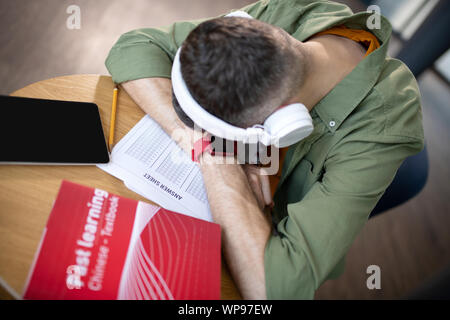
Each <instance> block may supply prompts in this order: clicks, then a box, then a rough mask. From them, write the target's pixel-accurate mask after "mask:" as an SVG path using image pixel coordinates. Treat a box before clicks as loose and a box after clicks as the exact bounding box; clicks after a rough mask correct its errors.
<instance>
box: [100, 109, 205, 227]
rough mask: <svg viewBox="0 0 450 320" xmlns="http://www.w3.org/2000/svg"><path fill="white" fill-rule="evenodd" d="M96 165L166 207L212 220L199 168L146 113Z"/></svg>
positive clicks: (130, 187)
mask: <svg viewBox="0 0 450 320" xmlns="http://www.w3.org/2000/svg"><path fill="white" fill-rule="evenodd" d="M98 167H99V168H101V169H102V170H104V171H106V172H108V173H109V174H111V175H113V176H115V177H116V178H119V179H121V180H123V182H124V183H125V185H126V186H127V187H128V188H129V189H131V190H132V191H134V192H136V193H138V194H140V195H141V196H143V197H145V198H147V199H149V200H151V201H153V202H155V203H157V204H158V205H160V206H161V207H163V208H165V209H168V210H172V211H176V212H179V213H182V214H186V215H189V216H192V217H194V218H198V219H203V220H207V221H212V217H211V212H210V209H209V204H208V198H207V195H206V190H205V187H204V184H203V177H202V174H201V171H200V168H199V167H198V165H197V164H196V163H194V162H193V161H191V159H189V157H188V155H187V154H186V153H185V152H184V151H183V150H182V149H181V148H180V147H179V146H178V145H177V144H176V142H175V141H173V140H172V139H171V138H170V137H169V135H167V133H166V132H164V130H163V129H162V128H161V127H160V126H159V125H158V124H157V123H156V122H155V121H154V120H153V119H151V118H150V117H149V116H148V115H146V116H144V117H143V118H142V119H141V120H140V121H139V122H138V123H137V124H136V125H135V126H134V127H133V128H132V129H131V130H130V131H129V132H128V133H127V134H126V135H125V136H124V137H123V138H122V139H121V140H120V141H119V142H118V143H117V145H116V146H115V147H114V148H113V150H112V153H111V161H110V162H109V163H108V164H101V165H98Z"/></svg>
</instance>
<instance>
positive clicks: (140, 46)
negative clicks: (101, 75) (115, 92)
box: [105, 0, 269, 83]
mask: <svg viewBox="0 0 450 320" xmlns="http://www.w3.org/2000/svg"><path fill="white" fill-rule="evenodd" d="M268 2H269V1H267V0H263V1H259V2H256V3H253V4H250V5H248V6H246V7H244V8H242V9H240V10H242V11H245V12H247V13H249V14H250V15H252V16H253V17H254V18H258V17H259V16H260V15H261V14H262V13H263V12H264V11H265V7H266V6H267V5H268ZM220 16H222V15H220ZM208 19H212V18H207V19H201V20H195V21H182V22H176V23H174V24H172V25H170V26H168V27H162V28H143V29H137V30H133V31H130V32H127V33H125V34H123V35H122V36H121V37H120V38H119V40H118V41H117V42H116V43H115V45H114V46H113V47H112V49H111V50H110V52H109V54H108V57H107V58H106V61H105V65H106V68H107V69H108V71H109V73H110V74H111V75H112V79H113V81H114V82H115V83H122V82H125V81H130V80H136V79H142V78H152V77H162V78H170V73H171V70H172V62H173V58H174V56H175V53H176V51H177V50H178V48H179V47H180V46H181V44H182V43H183V41H184V40H185V39H186V37H187V36H188V35H189V33H190V32H191V31H192V30H193V29H194V28H195V27H196V26H197V25H199V24H200V23H202V22H203V21H206V20H208Z"/></svg>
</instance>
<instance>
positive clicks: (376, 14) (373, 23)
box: [366, 5, 381, 30]
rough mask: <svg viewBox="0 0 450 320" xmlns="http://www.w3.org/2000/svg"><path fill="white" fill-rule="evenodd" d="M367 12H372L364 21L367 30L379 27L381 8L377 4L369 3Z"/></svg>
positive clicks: (378, 28)
mask: <svg viewBox="0 0 450 320" xmlns="http://www.w3.org/2000/svg"><path fill="white" fill-rule="evenodd" d="M367 12H369V13H372V14H371V15H370V16H369V17H368V18H367V21H366V27H367V29H369V30H374V29H377V30H380V29H381V9H380V7H379V6H377V5H371V6H369V7H368V8H367Z"/></svg>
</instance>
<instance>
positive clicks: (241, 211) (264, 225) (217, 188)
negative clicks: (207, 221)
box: [201, 153, 271, 299]
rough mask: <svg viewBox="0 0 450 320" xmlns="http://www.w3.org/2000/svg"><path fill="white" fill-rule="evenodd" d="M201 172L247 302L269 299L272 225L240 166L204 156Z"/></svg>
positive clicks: (231, 262) (226, 248) (214, 214)
mask: <svg viewBox="0 0 450 320" xmlns="http://www.w3.org/2000/svg"><path fill="white" fill-rule="evenodd" d="M201 163H202V164H201V170H202V174H203V178H204V182H205V187H206V191H207V194H208V200H209V204H210V208H211V213H212V216H213V219H214V222H216V223H218V224H220V226H221V228H222V245H223V249H224V254H225V259H226V261H227V264H228V266H229V268H230V271H231V274H232V276H233V279H234V281H235V282H236V285H237V286H238V288H239V290H240V293H241V295H242V296H243V298H244V299H266V286H265V272H264V251H265V247H266V243H267V240H268V239H269V237H270V234H271V225H270V222H269V220H268V219H267V218H266V216H264V214H263V212H262V211H261V209H260V206H259V204H258V202H257V201H256V199H255V196H254V194H253V191H252V188H251V186H250V185H249V182H248V180H247V177H246V174H245V172H244V170H243V168H242V166H240V165H235V164H214V160H213V159H212V156H211V155H209V154H207V153H206V154H204V155H203V156H202V161H201Z"/></svg>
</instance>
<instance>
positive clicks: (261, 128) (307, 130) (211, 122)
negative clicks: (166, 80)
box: [172, 11, 314, 148]
mask: <svg viewBox="0 0 450 320" xmlns="http://www.w3.org/2000/svg"><path fill="white" fill-rule="evenodd" d="M231 16H235V17H236V16H238V17H245V18H252V17H251V16H250V15H248V14H247V13H246V12H243V11H236V12H232V13H230V14H229V15H227V17H231ZM180 52H181V47H180V48H179V49H178V51H177V53H176V55H175V58H174V62H173V66H172V88H173V92H174V94H175V97H176V98H177V100H178V104H179V105H180V107H181V109H183V111H184V113H186V115H187V116H188V117H189V118H191V120H192V121H193V122H194V123H195V124H196V125H197V126H199V127H201V128H202V129H204V130H206V131H208V132H209V133H210V134H212V135H214V136H217V137H220V138H223V139H226V140H230V141H240V142H243V143H256V142H261V143H262V144H263V145H265V146H269V145H275V146H276V147H278V148H283V147H287V146H290V145H293V144H294V143H297V142H298V141H300V140H302V139H304V138H306V137H307V136H309V135H310V134H311V132H312V131H313V128H314V127H313V122H312V119H311V116H310V114H309V111H308V109H307V108H306V107H305V106H304V105H303V104H301V103H294V104H290V105H287V106H284V107H282V108H280V109H278V110H276V111H275V112H274V113H272V114H271V115H270V116H269V117H268V118H267V119H266V120H265V121H264V124H263V125H260V124H256V125H254V126H252V127H250V128H246V129H243V128H240V127H236V126H233V125H231V124H229V123H227V122H225V121H223V120H221V119H219V118H217V117H216V116H214V115H212V114H211V113H209V112H208V111H206V110H205V109H204V108H203V107H201V106H200V105H199V104H198V103H197V101H195V99H194V98H193V97H192V96H191V94H190V92H189V89H188V88H187V86H186V83H185V82H184V79H183V76H182V74H181V64H180Z"/></svg>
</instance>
